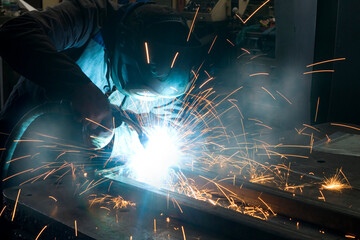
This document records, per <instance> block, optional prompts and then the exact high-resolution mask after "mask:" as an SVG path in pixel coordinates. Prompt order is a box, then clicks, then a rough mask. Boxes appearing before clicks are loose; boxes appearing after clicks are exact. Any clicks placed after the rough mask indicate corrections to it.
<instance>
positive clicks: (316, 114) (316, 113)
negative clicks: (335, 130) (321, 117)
mask: <svg viewBox="0 0 360 240" xmlns="http://www.w3.org/2000/svg"><path fill="white" fill-rule="evenodd" d="M319 103H320V97H318V99H317V105H316V112H315V122H316V120H317V116H318V111H319Z"/></svg>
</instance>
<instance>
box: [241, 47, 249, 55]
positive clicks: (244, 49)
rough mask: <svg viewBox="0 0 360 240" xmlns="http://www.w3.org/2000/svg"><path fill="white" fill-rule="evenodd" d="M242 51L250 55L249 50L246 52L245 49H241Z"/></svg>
mask: <svg viewBox="0 0 360 240" xmlns="http://www.w3.org/2000/svg"><path fill="white" fill-rule="evenodd" d="M241 50H243V51H244V52H246V53H247V54H250V51H249V50H246V49H245V48H241Z"/></svg>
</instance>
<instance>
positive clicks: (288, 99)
mask: <svg viewBox="0 0 360 240" xmlns="http://www.w3.org/2000/svg"><path fill="white" fill-rule="evenodd" d="M276 92H277V93H278V94H279V95H280V96H281V97H283V98H284V99H285V100H286V101H287V102H288V103H289V104H292V102H290V100H289V99H287V98H286V97H285V96H284V95H283V94H281V92H279V91H276Z"/></svg>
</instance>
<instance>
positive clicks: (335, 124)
mask: <svg viewBox="0 0 360 240" xmlns="http://www.w3.org/2000/svg"><path fill="white" fill-rule="evenodd" d="M330 125H332V126H339V127H346V128H351V129H355V130H358V131H360V128H357V127H353V126H349V125H345V124H340V123H330Z"/></svg>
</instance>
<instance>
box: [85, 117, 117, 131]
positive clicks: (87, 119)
mask: <svg viewBox="0 0 360 240" xmlns="http://www.w3.org/2000/svg"><path fill="white" fill-rule="evenodd" d="M85 120H86V121H89V122H92V123H94V124H95V125H98V126H99V127H102V128H104V129H106V130H108V131H109V132H112V130H110V129H109V128H107V127H105V126H103V125H101V124H100V123H97V122H95V121H94V120H91V119H89V118H85Z"/></svg>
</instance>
